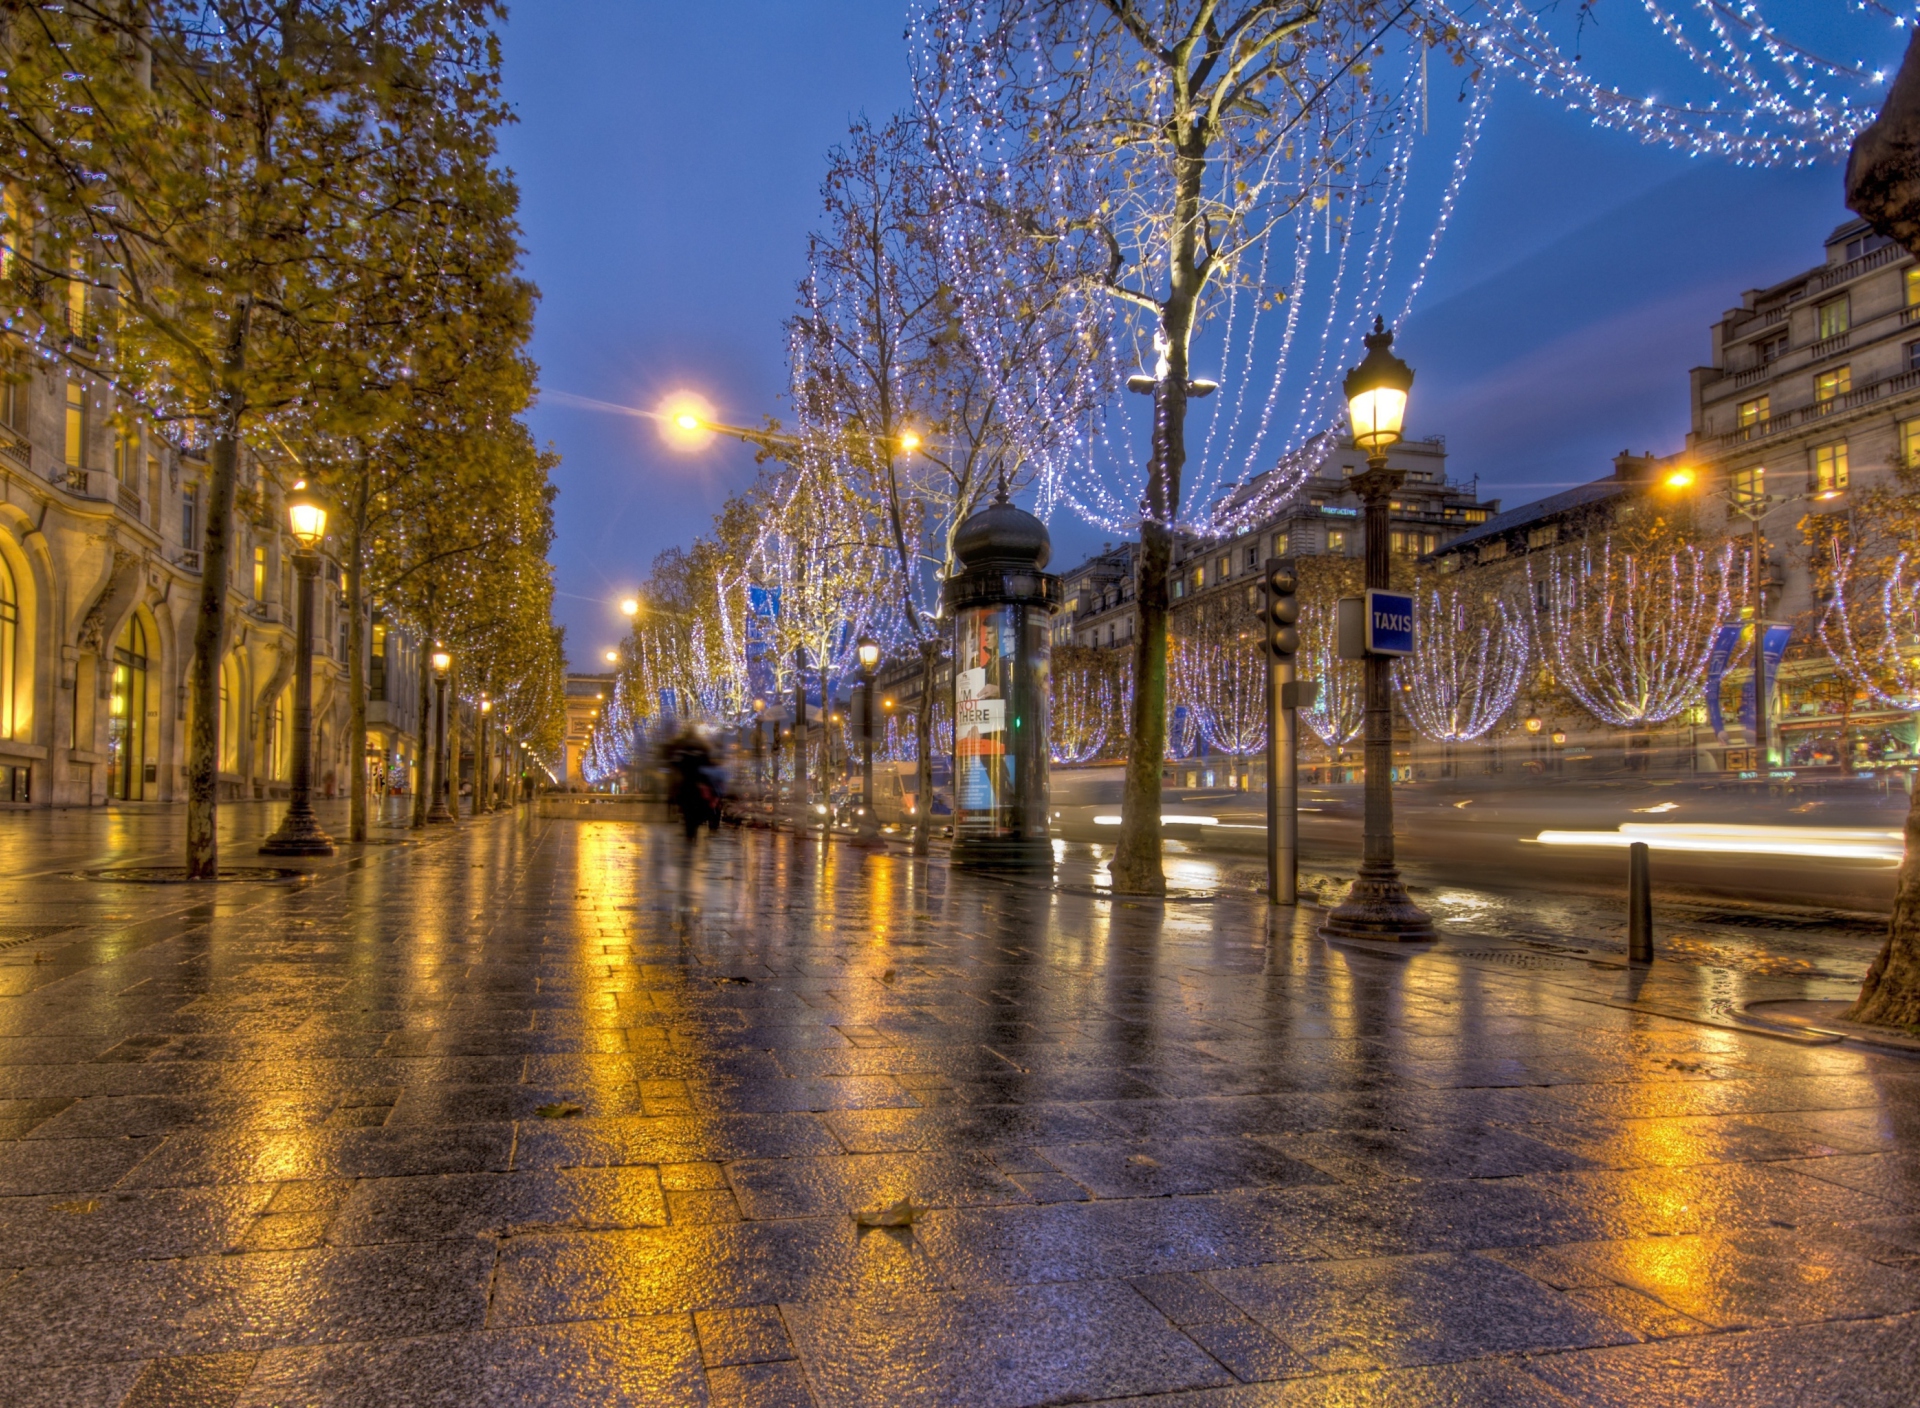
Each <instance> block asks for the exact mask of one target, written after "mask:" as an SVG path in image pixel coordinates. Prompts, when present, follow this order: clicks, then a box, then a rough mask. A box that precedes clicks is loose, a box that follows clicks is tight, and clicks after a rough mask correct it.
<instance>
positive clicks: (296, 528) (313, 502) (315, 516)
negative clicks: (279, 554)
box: [287, 479, 327, 552]
mask: <svg viewBox="0 0 1920 1408" xmlns="http://www.w3.org/2000/svg"><path fill="white" fill-rule="evenodd" d="M287 526H288V527H289V528H291V529H292V530H293V540H294V541H295V542H296V543H298V544H300V546H301V547H302V548H304V549H305V550H306V551H308V552H312V551H313V550H314V549H315V548H317V547H319V546H320V540H321V539H322V538H324V537H326V536H327V506H326V504H325V503H324V502H322V500H321V498H320V496H319V495H318V494H316V493H314V492H313V491H312V490H311V489H309V488H307V481H306V480H304V479H302V480H300V481H299V482H298V483H296V484H295V485H294V486H293V492H292V493H290V494H288V495H287Z"/></svg>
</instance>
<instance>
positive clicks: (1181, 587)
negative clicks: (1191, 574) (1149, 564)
mask: <svg viewBox="0 0 1920 1408" xmlns="http://www.w3.org/2000/svg"><path fill="white" fill-rule="evenodd" d="M1186 594H1187V579H1186V578H1185V577H1175V578H1174V579H1173V599H1174V600H1175V601H1178V600H1180V598H1181V597H1183V596H1185V595H1186Z"/></svg>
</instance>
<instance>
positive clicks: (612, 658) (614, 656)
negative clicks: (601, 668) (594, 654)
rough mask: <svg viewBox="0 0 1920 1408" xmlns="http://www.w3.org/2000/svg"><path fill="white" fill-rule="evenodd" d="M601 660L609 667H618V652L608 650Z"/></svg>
mask: <svg viewBox="0 0 1920 1408" xmlns="http://www.w3.org/2000/svg"><path fill="white" fill-rule="evenodd" d="M601 658H603V659H604V660H605V661H606V662H607V663H608V664H609V665H618V664H619V663H620V652H619V651H617V650H609V651H608V652H607V653H606V654H605V655H604V656H603V657H601Z"/></svg>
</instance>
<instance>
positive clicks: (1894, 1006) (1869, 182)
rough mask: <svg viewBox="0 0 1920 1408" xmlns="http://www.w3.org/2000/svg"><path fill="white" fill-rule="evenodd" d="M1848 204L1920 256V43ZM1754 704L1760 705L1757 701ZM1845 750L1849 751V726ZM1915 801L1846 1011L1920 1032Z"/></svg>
mask: <svg viewBox="0 0 1920 1408" xmlns="http://www.w3.org/2000/svg"><path fill="white" fill-rule="evenodd" d="M1847 204H1848V205H1849V206H1850V207H1852V208H1853V209H1854V210H1855V211H1856V212H1858V213H1859V214H1861V215H1863V216H1865V217H1866V218H1867V219H1868V220H1869V221H1871V222H1872V224H1873V227H1874V229H1876V230H1877V231H1879V232H1880V233H1881V234H1883V235H1887V236H1889V237H1891V238H1893V239H1895V240H1898V241H1899V242H1900V243H1901V244H1902V245H1904V246H1905V247H1906V249H1907V252H1908V253H1909V254H1920V35H1916V36H1915V37H1914V38H1913V39H1911V40H1909V41H1908V44H1907V55H1906V58H1905V59H1904V60H1903V61H1902V63H1901V65H1900V72H1899V73H1898V74H1897V75H1896V76H1895V77H1894V80H1893V86H1892V87H1891V88H1890V89H1888V91H1887V101H1886V104H1885V106H1884V107H1882V108H1881V110H1880V116H1879V119H1878V120H1877V121H1875V122H1874V124H1873V125H1872V126H1870V127H1868V128H1867V129H1866V130H1865V131H1863V132H1862V133H1861V134H1860V135H1859V137H1857V138H1856V139H1855V140H1854V144H1853V151H1852V153H1851V154H1850V156H1849V158H1848V161H1847ZM1754 702H1755V704H1756V705H1757V704H1758V703H1759V700H1758V698H1757V697H1756V699H1755V701H1754ZM1849 712H1851V709H1850V707H1849ZM1841 747H1842V749H1843V750H1844V749H1845V747H1846V733H1845V728H1844V723H1843V727H1842V731H1841ZM1849 756H1851V755H1849ZM1911 793H1912V795H1911V796H1910V798H1909V800H1908V803H1907V834H1906V854H1905V856H1904V857H1903V858H1902V859H1901V861H1900V879H1899V883H1898V886H1897V888H1896V889H1895V891H1894V897H1893V917H1892V919H1891V920H1889V921H1888V924H1887V942H1886V945H1885V947H1883V948H1882V949H1881V950H1880V956H1879V957H1878V958H1876V959H1874V960H1873V966H1872V967H1871V968H1869V969H1868V970H1867V980H1866V981H1865V982H1864V983H1862V984H1861V985H1860V998H1859V1000H1858V1001H1857V1002H1855V1003H1854V1004H1853V1006H1852V1007H1850V1008H1849V1009H1847V1013H1846V1015H1847V1017H1848V1018H1849V1019H1850V1020H1852V1021H1855V1022H1871V1023H1874V1024H1876V1025H1879V1026H1896V1027H1909V1028H1910V1027H1914V1026H1920V810H1916V806H1920V786H1912V787H1911Z"/></svg>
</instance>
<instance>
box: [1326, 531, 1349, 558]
mask: <svg viewBox="0 0 1920 1408" xmlns="http://www.w3.org/2000/svg"><path fill="white" fill-rule="evenodd" d="M1327 555H1328V556H1329V557H1345V556H1346V555H1347V530H1346V529H1344V528H1329V529H1327Z"/></svg>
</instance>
